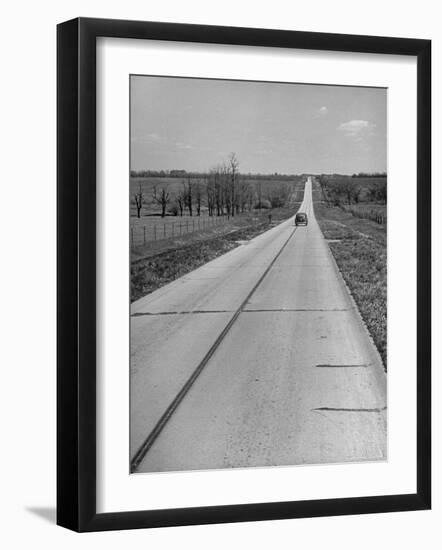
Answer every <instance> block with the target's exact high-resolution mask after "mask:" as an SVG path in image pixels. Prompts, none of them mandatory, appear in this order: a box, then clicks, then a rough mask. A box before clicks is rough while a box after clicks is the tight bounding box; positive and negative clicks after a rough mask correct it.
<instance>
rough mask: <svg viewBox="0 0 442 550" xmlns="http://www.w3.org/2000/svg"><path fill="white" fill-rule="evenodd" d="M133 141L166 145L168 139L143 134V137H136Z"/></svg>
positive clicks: (156, 135)
mask: <svg viewBox="0 0 442 550" xmlns="http://www.w3.org/2000/svg"><path fill="white" fill-rule="evenodd" d="M133 141H134V142H136V143H165V142H166V141H167V138H165V137H162V136H160V135H158V134H155V133H153V134H143V135H141V136H134V138H133Z"/></svg>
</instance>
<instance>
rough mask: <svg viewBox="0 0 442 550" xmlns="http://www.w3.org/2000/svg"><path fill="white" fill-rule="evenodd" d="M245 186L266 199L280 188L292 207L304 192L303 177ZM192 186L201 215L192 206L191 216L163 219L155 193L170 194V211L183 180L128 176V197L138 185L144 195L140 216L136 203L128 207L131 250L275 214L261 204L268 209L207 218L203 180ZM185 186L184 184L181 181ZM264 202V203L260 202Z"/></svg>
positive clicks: (249, 181)
mask: <svg viewBox="0 0 442 550" xmlns="http://www.w3.org/2000/svg"><path fill="white" fill-rule="evenodd" d="M246 181H247V184H248V185H249V186H251V187H252V188H253V189H255V186H256V188H257V186H260V193H261V194H262V197H263V198H264V199H265V197H267V196H271V194H272V193H275V190H276V192H278V191H279V190H280V187H279V186H283V191H284V192H285V193H288V199H287V200H286V201H285V202H287V203H288V205H290V207H291V208H294V207H295V206H296V204H297V203H300V201H301V199H302V193H303V182H304V181H305V178H304V177H303V176H295V177H293V178H292V179H290V180H287V179H281V180H278V179H271V180H265V179H247V180H246ZM192 182H193V183H194V184H196V183H199V184H201V186H202V193H203V197H202V204H201V211H200V216H197V215H196V211H195V207H194V210H193V216H190V215H189V213H188V210H187V209H185V210H184V212H183V215H182V216H181V215H172V214H171V213H170V211H169V212H167V213H166V216H165V217H161V207H160V206H159V205H158V203H157V202H156V201H155V200H154V198H153V195H154V190H155V187H157V192H158V190H159V189H163V188H165V189H166V190H167V192H168V193H169V194H170V197H171V200H170V204H169V205H168V206H169V209H170V208H171V206H173V204H174V197H175V196H176V195H178V194H179V193H180V191H181V190H182V187H183V179H182V178H176V177H131V181H130V192H131V197H134V196H135V194H136V193H138V192H139V190H140V186H141V190H142V193H143V207H142V209H141V212H140V217H137V209H136V205H135V200H134V199H133V198H131V203H130V204H131V206H130V242H131V248H132V250H134V249H135V248H137V247H139V246H145V245H146V244H147V243H149V242H151V241H159V240H163V239H174V238H179V237H181V236H183V235H185V234H187V233H194V232H200V231H203V232H206V231H213V230H216V229H217V228H221V229H222V228H224V229H228V228H229V227H230V226H231V225H232V224H233V226H234V227H235V228H237V227H238V225H239V226H240V227H243V226H245V225H256V224H258V223H261V222H262V221H264V220H267V219H268V216H269V215H271V216H274V215H275V212H274V211H275V210H277V209H275V208H269V207H270V201H267V203H268V204H264V205H265V206H267V208H264V207H263V208H262V209H259V208H252V209H251V210H248V209H247V210H246V211H244V212H241V213H236V214H235V216H228V215H227V214H224V215H221V216H215V215H212V216H209V212H208V208H207V206H206V204H205V202H206V201H205V197H204V194H205V186H206V182H205V180H204V178H200V179H199V180H198V178H193V179H192ZM184 183H185V182H184ZM263 203H265V200H263Z"/></svg>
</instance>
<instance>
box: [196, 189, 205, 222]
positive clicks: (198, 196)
mask: <svg viewBox="0 0 442 550" xmlns="http://www.w3.org/2000/svg"><path fill="white" fill-rule="evenodd" d="M206 185H207V182H206ZM202 200H203V192H202V189H201V184H200V182H199V181H197V182H196V184H195V202H196V215H197V216H201V203H202Z"/></svg>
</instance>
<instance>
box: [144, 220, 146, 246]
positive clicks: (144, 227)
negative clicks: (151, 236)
mask: <svg viewBox="0 0 442 550" xmlns="http://www.w3.org/2000/svg"><path fill="white" fill-rule="evenodd" d="M143 244H146V226H145V225H143Z"/></svg>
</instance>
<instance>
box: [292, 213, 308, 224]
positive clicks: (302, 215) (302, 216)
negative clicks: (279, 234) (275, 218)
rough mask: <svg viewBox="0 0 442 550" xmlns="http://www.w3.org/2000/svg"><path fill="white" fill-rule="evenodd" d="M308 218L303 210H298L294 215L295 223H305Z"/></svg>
mask: <svg viewBox="0 0 442 550" xmlns="http://www.w3.org/2000/svg"><path fill="white" fill-rule="evenodd" d="M307 224H308V218H307V214H306V213H305V212H298V213H297V214H296V216H295V225H307Z"/></svg>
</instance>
